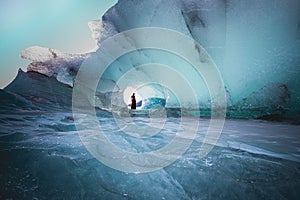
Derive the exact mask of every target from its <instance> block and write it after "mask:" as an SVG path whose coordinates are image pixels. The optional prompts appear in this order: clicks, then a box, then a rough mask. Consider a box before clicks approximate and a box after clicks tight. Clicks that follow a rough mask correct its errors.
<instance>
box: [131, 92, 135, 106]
mask: <svg viewBox="0 0 300 200" xmlns="http://www.w3.org/2000/svg"><path fill="white" fill-rule="evenodd" d="M131 109H136V100H135V96H134V95H132V96H131Z"/></svg>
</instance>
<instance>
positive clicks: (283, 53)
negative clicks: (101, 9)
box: [0, 0, 300, 199]
mask: <svg viewBox="0 0 300 200" xmlns="http://www.w3.org/2000/svg"><path fill="white" fill-rule="evenodd" d="M299 13H300V12H299V1H296V0H287V1H278V0H268V1H259V0H253V1H246V0H245V1H242V0H211V1H206V0H152V1H149V0H131V1H128V0H120V1H119V2H118V3H117V4H116V5H115V6H113V7H112V8H111V9H109V10H108V11H107V12H106V14H105V15H104V16H103V17H102V19H99V20H95V21H91V22H89V26H90V28H91V30H92V36H93V38H94V39H95V40H97V44H98V49H97V50H96V51H95V52H89V53H85V54H67V53H62V52H60V51H58V50H55V49H51V48H44V47H37V46H35V47H30V48H27V49H25V50H24V51H23V52H22V53H21V57H23V58H26V59H29V60H31V61H32V63H31V64H29V66H28V70H27V72H23V71H22V70H19V72H18V75H17V77H16V78H15V80H14V81H13V82H12V83H10V84H9V85H8V86H7V87H6V88H5V89H4V90H0V111H1V112H0V199H49V198H53V199H61V198H63V199H297V198H298V197H299V195H300V194H299V188H300V181H299V180H300V170H299V169H300V155H299V149H300V142H299V131H300V130H299V129H300V127H299V126H297V125H292V124H289V123H286V122H280V123H279V122H267V121H263V120H241V119H230V118H229V119H227V120H226V122H225V126H224V128H223V130H222V135H221V136H220V138H219V140H218V141H217V143H216V144H215V147H214V148H213V149H212V150H211V152H210V153H209V154H208V155H207V156H205V157H203V158H199V151H201V148H199V147H200V146H201V145H202V144H203V143H205V142H207V143H208V144H209V145H210V144H211V140H209V139H208V140H205V133H206V132H207V130H208V129H209V124H210V119H208V118H199V117H198V115H199V110H193V109H192V108H193V107H194V105H193V104H191V103H190V102H189V100H190V97H189V95H187V93H188V92H189V91H188V89H189V88H188V87H187V88H185V87H186V86H184V83H181V82H182V81H179V79H175V78H174V77H175V76H176V74H175V76H173V74H172V73H171V72H172V71H171V70H175V71H177V72H180V73H178V74H182V77H183V79H186V80H188V81H189V82H190V83H193V84H191V85H192V89H194V90H195V91H196V92H195V94H196V97H197V100H198V101H199V103H200V114H201V115H208V116H210V115H211V104H212V103H213V100H214V99H211V98H210V95H209V91H208V90H207V87H206V85H205V81H204V80H203V77H201V76H199V74H197V73H195V71H194V69H193V68H192V67H191V65H190V63H188V62H187V61H186V60H184V59H182V57H180V56H178V55H174V54H172V52H167V51H163V50H158V49H138V50H136V51H132V52H128V53H127V54H124V55H122V56H120V57H118V58H117V59H116V60H114V62H113V63H111V65H110V66H109V67H108V68H107V70H106V71H105V72H104V74H103V76H102V77H101V79H100V81H99V84H98V85H97V88H96V91H95V94H94V95H93V96H89V97H88V98H86V99H84V100H86V101H85V102H84V104H83V106H86V105H87V104H91V105H92V106H93V107H98V108H96V109H94V111H95V115H96V120H97V124H99V125H100V126H101V128H102V131H104V132H105V137H106V138H108V139H109V141H110V142H111V143H113V144H115V145H116V146H118V147H119V148H120V149H124V150H125V151H128V152H135V153H143V152H150V151H153V150H157V149H160V148H163V147H164V146H166V145H167V144H168V143H170V141H172V140H173V139H174V137H176V135H177V133H178V132H182V131H184V130H187V131H188V132H192V131H197V134H196V136H195V138H192V137H190V135H189V134H181V135H180V136H181V137H180V139H179V142H182V143H183V142H185V141H191V140H192V139H194V140H193V141H192V143H191V145H190V146H189V148H188V149H187V151H186V152H184V153H183V154H182V156H180V157H178V159H177V160H176V161H175V162H174V163H172V164H170V165H169V166H166V167H164V168H161V169H158V170H156V171H153V172H150V173H144V174H143V173H126V172H124V171H117V170H115V169H112V168H110V167H107V166H106V165H104V164H103V163H101V162H98V160H97V159H95V157H93V156H92V155H91V151H88V150H87V148H86V147H85V146H84V145H83V141H82V140H81V139H82V138H80V137H79V135H80V134H84V133H85V131H86V130H88V129H86V130H81V131H80V130H79V129H77V128H76V127H75V123H74V122H75V121H76V120H77V118H76V116H74V115H73V114H74V113H73V112H72V111H73V110H71V106H72V92H73V91H74V86H75V87H76V83H77V82H75V85H74V80H77V79H76V75H77V74H78V71H80V69H81V68H82V67H84V66H86V64H90V66H95V67H96V68H95V69H96V70H95V69H94V70H93V69H92V70H91V71H90V73H89V74H88V75H89V76H88V78H91V79H92V77H94V76H93V75H94V74H93V73H94V72H96V71H97V67H99V66H101V64H103V63H105V62H107V60H109V59H110V57H109V56H110V55H109V54H107V56H108V57H107V58H104V59H102V58H101V59H99V58H100V55H101V53H103V52H105V49H103V48H104V43H105V41H107V40H108V39H109V38H111V36H116V35H118V34H119V33H121V32H124V31H128V30H130V29H132V28H141V27H161V28H168V29H172V30H176V31H178V32H180V33H181V34H184V35H185V36H188V37H191V38H193V39H194V40H195V41H196V42H198V43H199V44H200V46H199V45H195V44H193V45H192V47H193V51H191V52H188V53H191V55H196V56H195V58H197V59H198V58H199V57H197V56H198V55H199V51H200V52H201V51H202V50H204V49H205V50H206V52H208V54H209V55H210V56H211V58H212V60H213V61H214V62H215V63H216V65H217V67H218V69H219V71H220V73H221V76H222V78H223V81H224V84H225V87H224V88H223V89H225V93H226V100H227V106H228V107H227V108H228V110H227V116H229V117H237V118H259V119H274V118H275V119H282V118H284V117H289V118H292V119H295V120H298V122H299V119H300V118H299V110H300V109H299V104H300V103H299V102H300V101H299V55H300V54H299V39H300V37H299V36H300V34H299V33H300V29H299V19H300V18H299ZM143 37H145V35H138V36H137V37H136V38H135V40H131V44H134V45H132V46H131V48H132V49H134V47H136V46H137V45H138V44H141V43H143V42H144V41H145V39H144V38H143ZM167 39H168V38H162V39H161V40H159V42H161V43H162V44H163V42H164V41H163V40H167ZM123 42H124V41H123ZM123 44H125V43H120V44H116V46H112V47H111V49H110V50H113V49H118V48H116V47H120V46H122V45H123ZM174 46H176V47H177V48H182V47H183V46H184V45H183V44H180V41H176V42H175V43H174ZM202 48H204V49H202ZM201 58H202V61H203V57H200V60H201ZM198 60H199V59H198ZM207 60H208V61H209V59H207ZM208 66H212V65H208ZM162 69H163V70H162ZM125 74H126V75H125ZM178 74H177V75H178ZM214 78H215V77H214ZM153 80H165V81H166V80H170V82H171V83H172V84H174V85H175V84H178V88H179V89H178V90H172V89H171V88H167V87H165V85H163V84H158V82H159V81H153ZM136 85H138V86H139V87H137V88H135V86H136ZM82 87H83V91H82V92H89V91H91V90H92V88H91V87H89V86H85V85H83V86H82ZM186 89H187V90H186ZM135 90H136V92H137V93H138V94H139V95H140V99H141V100H142V106H144V107H145V108H146V109H143V110H142V111H143V112H142V114H143V113H145V115H141V113H140V112H138V111H137V112H136V113H134V112H129V111H128V108H127V105H126V104H127V101H128V100H127V99H128V97H130V95H131V93H132V92H133V91H135ZM125 93H128V94H125ZM143 102H144V104H143ZM154 107H156V108H157V107H159V109H156V110H151V108H154ZM99 108H100V109H99ZM116 108H117V112H110V111H111V110H112V109H116ZM148 108H150V109H149V110H148ZM130 113H131V114H132V115H133V116H134V115H136V116H135V117H127V118H126V117H125V118H122V114H123V115H126V114H130ZM191 114H192V115H195V116H197V117H190V115H191ZM118 115H119V116H121V117H120V118H118ZM149 115H151V116H150V117H149ZM182 115H187V116H189V117H182ZM82 116H83V115H82ZM162 116H163V117H165V116H167V117H166V118H164V119H163V118H161V117H162ZM155 117H157V118H155ZM180 117H182V118H183V120H186V122H187V123H186V124H182V123H181V122H180V120H181V118H180ZM78 119H79V120H82V121H85V120H88V118H87V117H86V116H83V117H81V118H78ZM122 120H123V121H122ZM119 121H121V122H119ZM196 123H199V127H198V128H197V129H195V128H194V126H192V125H193V124H196ZM87 125H89V123H87ZM120 125H121V126H120ZM150 125H152V126H153V127H154V128H155V130H159V132H155V134H153V135H150V136H151V137H149V138H145V137H144V136H149V133H148V132H147V131H145V130H148V128H149V127H150ZM128 127H138V130H142V133H143V134H144V135H138V136H139V137H135V135H134V134H128V133H127V132H124V130H126V128H128ZM91 133H92V134H91V135H89V136H91V139H92V140H90V142H91V143H97V144H98V146H97V147H99V149H104V147H105V146H104V145H103V146H101V145H102V143H101V142H103V141H100V143H98V142H99V138H98V137H99V135H97V133H96V132H91ZM147 134H148V135H147ZM102 153H103V156H104V157H105V156H106V157H109V156H110V155H109V149H108V150H107V149H106V151H104V152H102ZM118 156H120V155H117V156H116V157H115V162H118V164H119V165H122V164H125V163H126V164H128V161H129V162H134V163H135V164H137V163H138V159H139V158H136V159H135V158H134V157H131V158H128V157H122V158H120V157H118ZM172 156H173V155H172V154H171V155H170V157H172ZM124 160H125V161H126V162H121V161H124ZM147 164H148V165H149V164H152V163H150V162H148V163H147ZM127 167H128V166H127ZM135 167H137V168H139V167H140V166H135Z"/></svg>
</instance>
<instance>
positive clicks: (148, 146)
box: [0, 91, 300, 199]
mask: <svg viewBox="0 0 300 200" xmlns="http://www.w3.org/2000/svg"><path fill="white" fill-rule="evenodd" d="M0 94H1V115H0V127H1V129H0V171H1V173H0V188H1V193H0V198H1V199H49V198H51V199H61V198H63V199H296V198H297V197H298V196H299V195H300V194H299V188H300V181H299V180H300V141H299V132H300V127H299V126H295V125H290V124H285V123H277V122H266V121H259V120H234V119H229V120H226V122H225V126H224V129H223V132H222V135H221V137H220V139H219V141H218V143H217V145H216V146H215V147H214V148H213V150H212V151H211V152H210V153H209V154H208V155H207V156H206V157H204V158H199V148H200V146H201V144H202V140H203V136H204V134H205V132H206V130H207V127H208V124H209V119H199V118H192V117H191V118H189V120H190V123H194V122H195V121H196V120H200V126H199V129H198V131H197V136H196V138H195V140H194V141H193V143H192V145H191V146H190V148H189V149H188V150H187V152H186V153H184V155H183V156H182V157H180V158H179V159H178V160H177V161H175V162H174V163H173V164H171V165H169V166H167V167H165V168H163V169H161V170H158V171H154V172H151V173H144V174H132V173H124V172H121V171H117V170H114V169H112V168H110V167H107V166H105V165H103V164H102V163H101V162H99V161H98V160H97V159H95V158H94V157H93V156H92V155H91V154H90V153H89V152H88V151H87V150H86V148H85V146H83V144H82V143H81V140H80V138H79V136H78V133H77V132H76V129H75V125H74V121H73V117H72V113H71V111H70V110H68V109H65V108H62V107H59V106H57V107H56V108H55V107H53V108H52V109H49V108H48V107H43V106H40V105H37V104H36V103H34V102H29V101H25V100H24V99H22V98H20V97H18V96H16V95H13V94H9V93H7V92H5V91H1V93H0ZM4 97H5V98H4ZM6 100H9V101H6ZM8 102H10V103H8ZM45 106H46V105H45ZM97 115H98V118H99V124H101V127H102V129H103V130H104V132H105V133H107V137H108V138H109V139H110V141H111V142H113V143H114V144H115V145H117V146H119V147H120V148H122V149H124V150H126V151H131V152H145V151H150V150H154V149H159V148H161V147H163V146H164V145H166V144H167V143H168V142H169V141H170V140H171V139H172V138H173V137H174V136H175V134H176V132H177V131H178V129H179V128H183V129H187V130H188V129H189V127H179V126H178V124H179V120H180V118H172V117H170V118H167V119H166V122H165V125H164V126H163V128H162V129H161V130H160V132H159V133H157V134H156V135H154V136H152V137H149V138H146V139H145V138H135V137H132V136H130V135H127V134H124V133H122V131H120V129H119V128H118V127H117V125H116V123H115V119H114V118H112V117H111V115H109V114H108V113H106V112H104V111H101V110H98V111H97ZM149 120H150V118H146V117H141V118H139V117H135V118H133V120H132V122H131V123H136V124H139V126H147V125H148V124H149ZM154 120H155V119H154ZM154 124H155V125H157V126H159V119H156V121H155V122H154ZM128 125H130V124H128ZM104 153H105V152H104ZM108 153H109V152H107V154H108Z"/></svg>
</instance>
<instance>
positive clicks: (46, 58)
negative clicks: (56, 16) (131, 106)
mask: <svg viewBox="0 0 300 200" xmlns="http://www.w3.org/2000/svg"><path fill="white" fill-rule="evenodd" d="M141 10H142V12H141ZM299 13H300V3H299V1H297V0H288V1H285V2H281V1H275V0H270V1H258V0H255V1H252V2H247V1H237V0H230V1H223V0H213V1H209V2H208V1H196V0H188V1H186V0H184V1H183V0H176V1H170V0H169V1H161V0H153V1H146V0H143V1H137V0H134V1H125V0H120V1H119V2H118V3H117V4H116V5H114V6H113V7H112V8H110V9H109V10H108V11H107V12H106V13H105V14H104V15H103V16H102V18H101V19H99V20H94V21H91V22H89V24H88V25H89V27H90V29H91V31H92V36H93V38H94V39H95V40H96V41H97V44H98V50H96V54H97V52H100V51H101V44H102V43H103V41H105V40H106V39H107V38H109V37H111V36H114V35H116V34H118V33H121V32H123V31H127V30H130V29H134V28H143V27H161V28H168V29H172V30H175V31H178V32H180V33H182V34H185V35H187V36H189V37H191V38H193V39H194V40H195V41H196V42H198V43H199V44H200V45H201V46H202V47H203V48H204V49H205V50H206V51H207V52H208V54H209V55H210V56H211V58H212V60H213V61H214V62H215V63H216V65H217V67H218V69H219V71H220V72H221V76H222V78H223V81H224V83H225V87H226V92H227V102H228V108H229V109H228V110H229V112H228V113H229V114H228V116H232V117H233V116H238V117H246V118H253V117H254V118H256V117H261V116H268V115H270V116H272V115H277V114H278V115H281V116H284V117H289V118H294V116H297V115H299V111H300V100H299V99H300V92H299V89H298V87H299V85H300V83H299V79H298V77H299V75H300V71H299V63H300V60H299V55H300V42H299V41H300V40H299V32H300V30H299ZM162 37H163V36H162ZM142 40H143V36H141V37H138V38H136V41H135V42H138V41H142ZM177 45H178V46H180V45H181V44H180V43H178V44H177ZM195 51H197V48H195ZM21 55H22V57H23V58H27V59H30V60H32V61H33V62H32V63H31V64H30V65H29V66H28V71H36V72H39V73H42V74H45V75H47V76H55V77H56V78H57V79H58V80H59V81H60V82H63V83H65V84H68V85H70V86H73V80H74V77H75V75H76V72H77V70H78V68H79V67H80V65H81V64H82V62H83V61H84V60H88V59H89V57H90V56H95V54H93V53H88V54H83V55H71V54H63V53H60V52H59V51H57V50H53V49H47V48H40V47H31V48H28V49H26V50H24V51H23V52H22V54H21ZM54 55H55V56H54ZM54 57H55V58H54ZM94 61H95V62H99V63H101V62H103V61H101V60H98V61H97V59H95V60H94ZM153 62H155V63H161V64H166V65H168V66H171V67H172V68H174V69H176V70H178V71H179V72H180V73H182V74H183V75H185V76H187V77H188V79H189V80H190V82H192V83H193V87H194V89H195V90H196V91H197V96H198V98H199V104H200V109H202V110H203V112H204V113H206V110H207V109H209V108H210V106H211V105H210V102H211V99H210V96H209V92H208V91H207V88H206V85H205V83H204V81H203V79H201V77H199V76H198V77H197V76H195V73H193V71H192V70H190V69H191V68H190V67H189V64H187V63H185V61H183V60H182V59H180V58H178V57H176V56H174V55H171V54H170V53H168V52H163V51H159V50H155V51H154V50H151V49H142V50H138V51H135V52H132V53H129V54H126V55H123V56H122V57H120V58H118V59H117V60H116V61H115V62H114V63H112V65H111V67H110V68H109V69H108V70H107V71H106V73H105V74H104V75H103V77H102V80H101V81H100V82H101V83H99V87H101V89H99V92H100V93H105V92H112V93H114V92H116V90H118V93H116V94H117V95H122V92H124V90H125V89H126V88H118V84H117V81H118V80H119V79H120V77H121V76H122V75H124V74H125V73H126V72H128V71H130V70H131V69H136V71H138V68H139V66H141V65H142V64H147V63H153ZM151 74H159V72H157V73H156V72H155V70H152V71H151V72H137V76H139V78H140V79H143V78H144V80H145V81H146V80H151ZM149 76H150V78H149ZM163 76H165V75H162V77H163ZM131 78H133V79H137V77H134V76H133V77H131ZM128 83H129V82H128ZM276 84H279V85H282V87H284V88H285V89H284V90H286V91H285V92H284V93H286V95H287V96H288V97H287V96H285V97H282V95H285V94H282V92H281V91H282V89H281V88H282V87H281V86H280V87H277V86H275V85H276ZM271 85H273V86H271ZM129 86H130V87H134V85H129ZM150 87H152V92H150V93H147V92H145V91H144V93H146V94H144V98H151V97H158V98H165V99H166V97H167V96H170V95H169V93H168V92H166V88H163V87H160V86H157V85H156V86H155V85H153V86H150ZM276 89H278V90H276ZM148 91H149V89H148ZM140 93H143V90H142V89H141V90H140ZM260 94H261V95H260ZM106 96H109V95H106ZM110 96H111V95H110ZM179 96H184V92H183V93H182V94H179ZM266 96H268V97H267V98H266ZM109 98H110V97H108V99H107V98H106V100H103V101H105V102H106V103H104V104H105V105H109V104H108V103H107V102H108V101H110V99H109ZM282 98H284V100H282ZM118 99H122V97H118ZM172 99H175V98H174V96H172V94H171V98H169V99H168V100H167V99H166V100H167V102H166V106H167V107H178V106H179V105H178V103H177V102H176V100H175V101H173V102H172ZM100 101H101V98H100ZM100 104H101V105H100V106H103V102H102V103H100ZM119 104H122V103H119ZM246 104H247V105H248V106H246ZM249 105H251V106H249ZM122 106H125V105H124V104H123V105H122ZM182 107H193V105H190V104H189V103H188V102H186V104H185V105H184V106H182ZM277 108H280V110H281V111H280V112H278V110H277ZM241 110H243V112H242V111H241ZM247 110H248V111H247ZM254 110H258V112H257V113H256V114H251V112H252V111H254Z"/></svg>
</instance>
